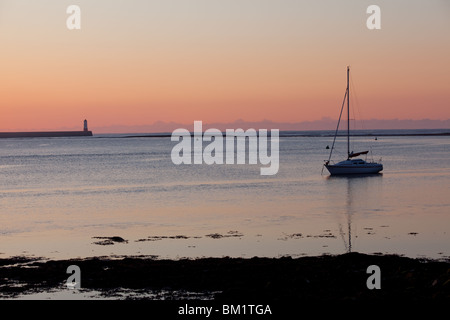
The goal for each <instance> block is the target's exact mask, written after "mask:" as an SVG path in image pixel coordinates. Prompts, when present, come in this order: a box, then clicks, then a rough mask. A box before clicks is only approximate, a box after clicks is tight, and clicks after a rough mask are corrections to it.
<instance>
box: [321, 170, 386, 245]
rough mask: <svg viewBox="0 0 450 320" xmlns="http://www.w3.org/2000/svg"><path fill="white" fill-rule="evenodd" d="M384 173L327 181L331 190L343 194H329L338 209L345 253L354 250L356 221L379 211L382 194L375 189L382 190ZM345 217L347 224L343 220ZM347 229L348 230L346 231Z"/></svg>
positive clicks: (334, 177)
mask: <svg viewBox="0 0 450 320" xmlns="http://www.w3.org/2000/svg"><path fill="white" fill-rule="evenodd" d="M382 177H383V174H382V173H378V174H351V175H330V176H327V177H326V178H325V179H326V181H327V185H328V186H329V187H330V188H333V189H335V188H338V190H341V192H336V190H334V192H329V194H330V195H334V196H332V198H329V200H330V201H333V203H334V204H335V207H336V209H337V210H336V214H337V217H338V219H339V220H340V221H339V233H340V236H341V238H342V240H343V242H344V247H345V252H346V253H350V252H352V250H353V244H354V243H353V241H352V240H355V239H356V238H357V237H358V236H357V234H356V232H353V234H352V231H354V229H356V227H355V223H354V219H355V218H356V219H357V218H358V217H362V216H364V215H367V214H369V213H370V212H372V211H374V210H375V211H376V210H377V205H378V203H379V201H378V197H379V195H380V194H381V193H380V192H378V191H375V188H382ZM343 217H344V219H345V222H342V221H341V219H342V218H343ZM345 229H346V230H345Z"/></svg>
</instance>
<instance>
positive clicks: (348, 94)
mask: <svg viewBox="0 0 450 320" xmlns="http://www.w3.org/2000/svg"><path fill="white" fill-rule="evenodd" d="M349 77H350V67H349V66H347V160H348V159H350V86H349Z"/></svg>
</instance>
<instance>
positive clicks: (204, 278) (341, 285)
mask: <svg viewBox="0 0 450 320" xmlns="http://www.w3.org/2000/svg"><path fill="white" fill-rule="evenodd" d="M70 265H77V266H78V267H79V268H80V270H81V289H82V290H88V291H89V290H92V291H94V290H95V291H98V292H100V293H101V296H102V297H103V298H104V299H124V297H123V296H121V295H120V294H118V293H119V291H123V290H131V291H132V292H134V293H136V292H139V293H140V295H137V296H136V294H134V295H132V296H130V297H132V299H137V300H161V299H162V300H166V299H170V300H184V299H188V298H189V297H192V296H193V295H194V297H197V299H198V298H200V299H202V300H213V301H224V300H235V301H249V300H250V301H254V300H257V301H286V300H292V299H296V300H298V299H301V300H303V301H305V300H311V301H349V300H350V301H355V300H356V301H388V300H392V299H395V300H398V299H405V300H408V301H409V300H421V301H422V300H430V301H435V300H438V301H449V300H450V260H434V259H419V258H408V257H403V256H399V255H384V254H362V253H346V254H340V255H322V256H303V257H298V258H292V257H281V258H262V257H253V258H230V257H222V258H197V259H180V260H167V259H161V260H159V259H157V258H155V257H154V256H124V257H119V258H112V257H91V258H84V259H67V260H42V259H41V258H33V257H12V258H4V259H0V299H22V298H24V297H26V295H27V294H30V293H32V294H36V293H45V292H50V291H52V290H55V289H58V288H59V290H69V289H67V288H65V283H66V281H67V278H68V277H69V276H70V275H69V274H67V272H66V271H67V268H68V267H69V266H70ZM371 265H377V266H379V268H380V270H381V278H380V282H381V289H380V290H376V289H373V290H370V289H368V287H367V279H368V277H370V276H371V274H369V273H368V271H367V268H368V267H369V266H371ZM149 292H152V293H156V294H155V295H153V296H152V297H149V296H148V295H146V293H149ZM158 292H159V295H158ZM163 292H164V294H163ZM130 297H129V298H130ZM158 297H159V298H158ZM125 299H127V298H126V297H125Z"/></svg>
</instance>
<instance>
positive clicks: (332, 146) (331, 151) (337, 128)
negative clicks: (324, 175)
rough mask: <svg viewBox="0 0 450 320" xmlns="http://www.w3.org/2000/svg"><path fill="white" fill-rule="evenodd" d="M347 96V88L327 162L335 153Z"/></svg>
mask: <svg viewBox="0 0 450 320" xmlns="http://www.w3.org/2000/svg"><path fill="white" fill-rule="evenodd" d="M347 96H348V90H345V94H344V100H343V101H342V107H341V113H340V114H339V120H338V123H337V126H336V131H335V133H334V139H333V144H332V145H331V150H330V156H329V157H328V161H327V163H329V162H330V160H331V154H332V153H333V149H334V143H335V142H336V137H337V132H338V130H339V123H340V122H341V117H342V111H343V110H344V105H345V98H346V97H347Z"/></svg>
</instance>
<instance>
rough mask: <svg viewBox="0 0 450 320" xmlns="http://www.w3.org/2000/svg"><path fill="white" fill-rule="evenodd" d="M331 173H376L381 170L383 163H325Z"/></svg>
mask: <svg viewBox="0 0 450 320" xmlns="http://www.w3.org/2000/svg"><path fill="white" fill-rule="evenodd" d="M325 167H326V168H327V170H328V171H329V172H330V174H331V175H338V174H368V173H378V172H380V171H381V170H383V165H382V164H379V163H366V164H364V165H339V164H334V165H325Z"/></svg>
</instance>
